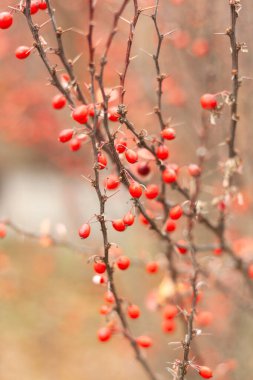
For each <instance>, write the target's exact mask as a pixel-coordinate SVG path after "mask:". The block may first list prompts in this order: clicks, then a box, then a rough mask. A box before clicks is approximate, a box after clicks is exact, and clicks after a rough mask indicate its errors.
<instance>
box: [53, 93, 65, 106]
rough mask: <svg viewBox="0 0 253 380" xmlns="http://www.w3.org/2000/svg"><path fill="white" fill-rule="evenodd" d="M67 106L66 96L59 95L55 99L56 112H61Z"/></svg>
mask: <svg viewBox="0 0 253 380" xmlns="http://www.w3.org/2000/svg"><path fill="white" fill-rule="evenodd" d="M65 105H66V98H65V96H64V95H61V94H58V95H55V96H54V97H53V100H52V106H53V108H54V109H56V110H60V109H62V108H63V107H65Z"/></svg>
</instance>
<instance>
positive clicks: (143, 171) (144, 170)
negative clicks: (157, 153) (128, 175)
mask: <svg viewBox="0 0 253 380" xmlns="http://www.w3.org/2000/svg"><path fill="white" fill-rule="evenodd" d="M150 170H151V169H150V166H149V165H148V164H147V163H146V162H140V163H139V164H138V166H137V172H138V174H140V175H142V176H143V177H145V176H147V175H148V174H149V173H150Z"/></svg>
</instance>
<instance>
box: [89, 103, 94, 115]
mask: <svg viewBox="0 0 253 380" xmlns="http://www.w3.org/2000/svg"><path fill="white" fill-rule="evenodd" d="M88 114H89V116H90V117H94V116H95V107H94V104H89V105H88Z"/></svg>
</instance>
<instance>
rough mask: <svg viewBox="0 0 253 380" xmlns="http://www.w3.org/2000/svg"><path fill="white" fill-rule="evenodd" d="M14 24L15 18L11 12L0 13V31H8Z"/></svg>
mask: <svg viewBox="0 0 253 380" xmlns="http://www.w3.org/2000/svg"><path fill="white" fill-rule="evenodd" d="M12 23H13V16H12V14H11V13H9V12H1V13H0V29H8V28H10V26H11V25H12Z"/></svg>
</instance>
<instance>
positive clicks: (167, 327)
mask: <svg viewBox="0 0 253 380" xmlns="http://www.w3.org/2000/svg"><path fill="white" fill-rule="evenodd" d="M162 329H163V331H164V332H165V333H172V332H174V331H175V329H176V323H175V321H174V319H166V320H165V321H163V323H162Z"/></svg>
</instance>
